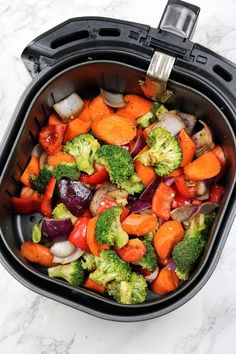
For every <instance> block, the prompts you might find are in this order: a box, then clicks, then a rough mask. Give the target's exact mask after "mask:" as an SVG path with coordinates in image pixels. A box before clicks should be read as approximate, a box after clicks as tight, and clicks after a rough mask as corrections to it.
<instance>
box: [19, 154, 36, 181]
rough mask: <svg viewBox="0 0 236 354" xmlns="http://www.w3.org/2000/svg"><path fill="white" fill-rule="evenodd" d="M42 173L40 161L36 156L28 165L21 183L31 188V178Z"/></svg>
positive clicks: (32, 157)
mask: <svg viewBox="0 0 236 354" xmlns="http://www.w3.org/2000/svg"><path fill="white" fill-rule="evenodd" d="M39 172H40V167H39V160H38V159H37V158H36V157H35V156H31V159H30V162H29V163H28V165H27V167H26V169H25V170H24V172H23V174H22V176H21V178H20V181H21V182H22V183H23V184H24V185H25V186H26V187H31V184H30V181H29V178H30V176H33V175H34V176H38V174H39Z"/></svg>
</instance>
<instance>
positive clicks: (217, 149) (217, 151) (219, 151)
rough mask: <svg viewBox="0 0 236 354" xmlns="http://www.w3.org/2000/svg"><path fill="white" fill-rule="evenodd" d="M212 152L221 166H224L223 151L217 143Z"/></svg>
mask: <svg viewBox="0 0 236 354" xmlns="http://www.w3.org/2000/svg"><path fill="white" fill-rule="evenodd" d="M212 153H213V154H214V155H215V156H216V157H217V158H218V159H219V161H220V163H221V167H222V168H223V167H225V165H226V157H225V154H224V151H223V149H222V147H221V146H220V145H217V146H216V147H215V148H214V149H213V150H212Z"/></svg>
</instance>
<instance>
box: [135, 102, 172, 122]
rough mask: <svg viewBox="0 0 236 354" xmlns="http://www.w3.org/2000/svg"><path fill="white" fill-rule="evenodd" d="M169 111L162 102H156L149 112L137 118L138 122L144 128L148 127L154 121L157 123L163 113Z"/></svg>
mask: <svg viewBox="0 0 236 354" xmlns="http://www.w3.org/2000/svg"><path fill="white" fill-rule="evenodd" d="M166 112H168V109H167V108H166V107H165V106H164V105H163V104H160V102H155V103H154V105H153V107H152V108H151V110H150V111H149V112H147V113H146V114H144V115H143V116H141V117H140V118H138V119H137V123H138V125H139V126H140V127H142V128H147V127H148V126H149V125H151V124H152V123H155V122H156V121H157V120H158V118H159V116H160V115H161V114H164V113H166Z"/></svg>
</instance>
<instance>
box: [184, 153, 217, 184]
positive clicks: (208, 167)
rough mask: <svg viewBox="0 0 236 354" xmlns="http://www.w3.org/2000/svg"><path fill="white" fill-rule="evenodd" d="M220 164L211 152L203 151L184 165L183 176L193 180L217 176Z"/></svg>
mask: <svg viewBox="0 0 236 354" xmlns="http://www.w3.org/2000/svg"><path fill="white" fill-rule="evenodd" d="M220 170H221V165H220V161H219V159H218V158H217V157H216V156H215V155H214V153H213V152H211V151H209V152H205V153H204V154H203V155H201V156H200V157H199V158H198V159H196V160H194V161H193V162H191V163H190V164H188V165H187V166H185V167H184V174H185V176H186V177H187V178H188V179H190V180H193V181H202V180H205V179H208V178H212V177H215V176H217V175H218V174H219V173H220Z"/></svg>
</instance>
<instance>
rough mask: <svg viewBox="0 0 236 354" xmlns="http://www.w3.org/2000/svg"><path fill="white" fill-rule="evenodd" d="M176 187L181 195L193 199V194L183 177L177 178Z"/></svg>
mask: <svg viewBox="0 0 236 354" xmlns="http://www.w3.org/2000/svg"><path fill="white" fill-rule="evenodd" d="M175 186H176V188H177V190H178V192H179V193H180V194H182V195H183V196H184V197H185V198H191V193H190V191H189V189H188V187H187V185H186V183H185V179H184V177H183V176H179V177H175Z"/></svg>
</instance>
